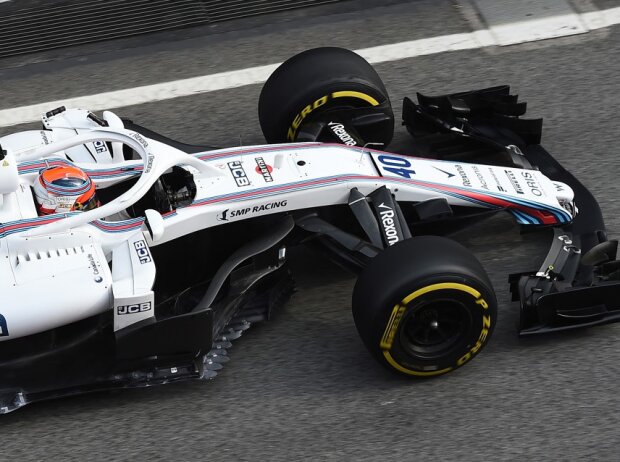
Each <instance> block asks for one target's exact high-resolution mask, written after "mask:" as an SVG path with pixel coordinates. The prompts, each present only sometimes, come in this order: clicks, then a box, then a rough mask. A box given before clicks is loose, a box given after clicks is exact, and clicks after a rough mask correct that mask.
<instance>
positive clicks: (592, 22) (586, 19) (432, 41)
mask: <svg viewBox="0 0 620 462" xmlns="http://www.w3.org/2000/svg"><path fill="white" fill-rule="evenodd" d="M578 16H579V19H580V20H581V22H582V23H583V25H584V29H586V30H594V29H601V28H604V27H609V26H613V25H616V24H620V7H616V8H611V9H608V10H601V11H594V12H589V13H582V14H579V15H578ZM548 19H549V20H552V21H557V18H554V17H551V18H548ZM541 21H542V22H544V20H537V21H536V22H537V24H540V23H541ZM493 45H497V43H496V41H495V39H494V38H493V35H492V34H491V32H490V31H489V30H488V29H483V30H479V31H475V32H470V33H462V34H452V35H442V36H438V37H430V38H425V39H420V40H412V41H409V42H401V43H394V44H391V45H381V46H376V47H372V48H364V49H361V50H356V52H357V53H358V54H360V55H361V56H363V57H364V58H366V59H367V60H368V61H369V62H370V63H373V64H376V63H382V62H387V61H398V60H401V59H406V58H413V57H416V56H425V55H432V54H437V53H444V52H449V51H458V50H470V49H474V48H483V47H488V46H493ZM279 64H280V63H276V64H269V65H266V66H258V67H250V68H247V69H239V70H235V71H228V72H219V73H217V74H210V75H203V76H200V77H193V78H189V79H182V80H175V81H171V82H164V83H158V84H154V85H145V86H141V87H135V88H128V89H125V90H117V91H109V92H106V93H99V94H96V95H88V96H79V97H72V98H64V99H61V100H57V101H48V102H45V103H40V104H33V105H30V106H21V107H17V108H11V109H2V110H0V127H8V126H12V125H18V124H22V123H28V122H35V121H37V120H40V119H41V115H42V114H44V113H45V112H46V111H49V110H50V109H53V108H56V107H58V106H67V107H80V108H88V109H90V110H92V111H99V110H103V109H115V108H119V107H126V106H135V105H138V104H144V103H151V102H155V101H163V100H167V99H171V98H178V97H181V96H191V95H196V94H200V93H208V92H212V91H217V90H226V89H229V88H237V87H242V86H245V85H252V84H257V83H262V82H264V81H265V80H267V78H268V77H269V75H270V74H271V73H272V72H273V71H274V70H275V69H276V68H277V67H278V65H279Z"/></svg>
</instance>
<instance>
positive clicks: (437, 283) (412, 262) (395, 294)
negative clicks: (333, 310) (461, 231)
mask: <svg viewBox="0 0 620 462" xmlns="http://www.w3.org/2000/svg"><path fill="white" fill-rule="evenodd" d="M353 318H354V320H355V325H356V327H357V330H358V332H359V334H360V336H361V338H362V340H363V342H364V344H365V345H366V347H367V348H368V350H369V351H370V352H371V354H372V355H373V356H374V357H375V358H376V359H377V360H378V361H379V362H380V363H381V364H383V365H384V366H386V367H388V368H389V369H391V370H392V371H394V372H397V373H399V374H402V375H407V376H411V377H432V376H438V375H442V374H445V373H447V372H450V371H452V370H454V369H456V368H458V367H460V366H462V365H464V364H465V363H467V362H468V361H470V360H471V359H472V358H473V357H474V356H476V355H477V354H478V353H479V352H480V351H481V350H482V348H483V347H484V346H485V345H486V343H487V341H488V340H489V338H490V337H491V334H492V332H493V328H494V326H495V322H496V319H497V302H496V299H495V294H494V292H493V288H492V286H491V283H490V281H489V279H488V276H487V275H486V273H485V271H484V269H483V268H482V265H481V264H480V262H479V261H478V260H477V259H476V257H475V256H474V255H473V254H472V253H471V252H470V251H468V250H467V249H466V248H464V247H463V246H461V245H460V244H458V243H456V242H454V241H452V240H450V239H446V238H443V237H438V236H420V237H414V238H412V239H408V240H406V241H402V242H399V243H397V244H395V245H393V246H391V247H389V248H388V249H386V250H385V251H383V252H382V253H380V254H379V255H377V256H376V257H375V258H374V259H373V260H372V261H371V262H370V264H369V265H368V266H367V267H366V268H365V269H364V271H363V272H362V273H361V275H360V277H359V279H358V280H357V283H356V285H355V288H354V290H353Z"/></svg>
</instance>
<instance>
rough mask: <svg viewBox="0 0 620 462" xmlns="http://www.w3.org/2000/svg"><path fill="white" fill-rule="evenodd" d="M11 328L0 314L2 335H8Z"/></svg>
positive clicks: (0, 332)
mask: <svg viewBox="0 0 620 462" xmlns="http://www.w3.org/2000/svg"><path fill="white" fill-rule="evenodd" d="M8 336H9V328H8V327H7V325H6V319H5V318H4V316H2V315H1V314H0V337H8Z"/></svg>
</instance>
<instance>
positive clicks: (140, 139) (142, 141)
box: [131, 132, 149, 148]
mask: <svg viewBox="0 0 620 462" xmlns="http://www.w3.org/2000/svg"><path fill="white" fill-rule="evenodd" d="M131 137H132V138H133V139H134V140H136V141H137V142H138V143H140V144H141V145H142V147H143V148H146V147H147V146H148V145H149V144H148V143H147V142H146V140H145V139H144V137H143V136H142V135H140V133H136V132H133V133H132V134H131Z"/></svg>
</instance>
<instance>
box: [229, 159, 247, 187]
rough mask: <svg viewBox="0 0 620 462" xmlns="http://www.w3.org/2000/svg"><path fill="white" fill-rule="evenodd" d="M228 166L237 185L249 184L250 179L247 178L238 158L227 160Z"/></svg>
mask: <svg viewBox="0 0 620 462" xmlns="http://www.w3.org/2000/svg"><path fill="white" fill-rule="evenodd" d="M228 168H229V169H230V173H231V174H232V176H233V178H234V179H235V183H237V186H238V187H242V186H249V185H250V180H248V176H247V175H246V174H245V170H244V169H243V165H242V164H241V162H239V161H238V160H235V161H233V162H228Z"/></svg>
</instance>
